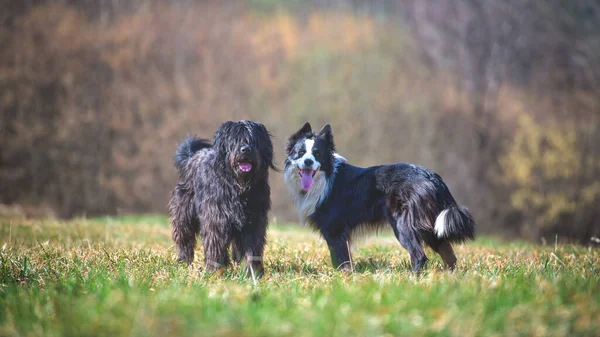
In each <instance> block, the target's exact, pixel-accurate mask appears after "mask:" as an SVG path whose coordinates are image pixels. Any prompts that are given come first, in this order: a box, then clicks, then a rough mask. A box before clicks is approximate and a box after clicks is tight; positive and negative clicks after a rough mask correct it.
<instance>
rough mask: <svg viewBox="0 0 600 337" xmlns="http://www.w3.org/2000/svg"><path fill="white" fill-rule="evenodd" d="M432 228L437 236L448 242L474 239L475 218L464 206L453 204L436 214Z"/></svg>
mask: <svg viewBox="0 0 600 337" xmlns="http://www.w3.org/2000/svg"><path fill="white" fill-rule="evenodd" d="M434 230H435V234H436V236H437V237H438V238H440V239H446V240H448V241H450V242H464V241H467V240H474V239H475V220H473V216H472V215H471V212H469V210H468V209H467V208H466V207H464V206H458V205H454V206H451V207H449V208H446V209H445V210H443V211H442V212H441V213H440V214H439V215H438V216H437V218H436V219H435V226H434Z"/></svg>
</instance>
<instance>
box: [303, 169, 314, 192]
mask: <svg viewBox="0 0 600 337" xmlns="http://www.w3.org/2000/svg"><path fill="white" fill-rule="evenodd" d="M300 175H301V176H302V177H301V179H300V184H301V185H302V188H303V189H304V190H305V191H308V190H309V189H310V187H311V186H312V184H313V177H312V171H311V170H302V171H300Z"/></svg>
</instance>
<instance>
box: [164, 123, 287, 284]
mask: <svg viewBox="0 0 600 337" xmlns="http://www.w3.org/2000/svg"><path fill="white" fill-rule="evenodd" d="M175 166H176V168H177V171H178V173H179V182H178V183H177V185H176V186H175V189H174V190H173V193H172V196H171V201H170V202H169V213H170V216H171V224H172V237H173V240H174V241H175V243H176V245H177V248H178V251H179V258H178V260H179V261H184V262H186V263H187V264H188V265H189V264H191V263H192V262H193V260H194V248H195V246H196V237H197V235H198V234H199V235H200V237H201V240H202V245H203V247H204V267H205V270H206V271H208V272H213V271H216V270H217V269H220V268H223V267H226V266H228V265H229V264H230V257H229V251H228V250H229V246H231V251H232V257H233V260H234V261H235V262H238V263H239V262H243V263H244V265H245V268H246V272H250V271H252V272H255V273H257V274H258V275H260V274H262V272H263V263H262V257H263V251H264V246H265V242H266V232H267V222H268V218H267V213H268V211H269V209H270V208H271V199H270V187H269V183H268V178H269V169H274V170H276V168H275V166H274V164H273V143H272V142H271V135H270V134H269V132H268V131H267V129H266V128H265V126H264V125H263V124H261V123H258V122H252V121H239V122H233V121H228V122H225V123H223V124H222V125H221V126H220V127H219V129H218V130H217V131H216V133H215V135H214V138H213V141H212V142H210V141H208V140H206V139H200V138H196V137H187V138H186V139H185V140H184V141H183V142H182V143H181V144H179V146H178V148H177V151H176V153H175Z"/></svg>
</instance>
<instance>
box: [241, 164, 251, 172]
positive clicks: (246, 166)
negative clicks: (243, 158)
mask: <svg viewBox="0 0 600 337" xmlns="http://www.w3.org/2000/svg"><path fill="white" fill-rule="evenodd" d="M238 165H239V166H240V170H242V172H250V170H252V164H251V163H238Z"/></svg>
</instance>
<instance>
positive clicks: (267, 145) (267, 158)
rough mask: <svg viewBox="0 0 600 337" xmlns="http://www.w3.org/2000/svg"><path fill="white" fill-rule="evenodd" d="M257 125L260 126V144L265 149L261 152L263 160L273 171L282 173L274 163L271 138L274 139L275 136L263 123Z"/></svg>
mask: <svg viewBox="0 0 600 337" xmlns="http://www.w3.org/2000/svg"><path fill="white" fill-rule="evenodd" d="M256 124H257V125H258V130H259V132H258V134H259V142H258V143H259V144H261V146H263V147H264V149H262V150H261V151H260V153H261V156H262V158H261V160H262V161H263V162H264V163H266V164H267V165H268V166H269V167H270V168H271V169H273V170H274V171H276V172H280V171H279V168H277V166H275V163H274V154H273V142H272V141H271V138H273V135H271V133H270V132H269V131H268V130H267V127H266V126H264V125H263V124H262V123H258V122H256Z"/></svg>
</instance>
